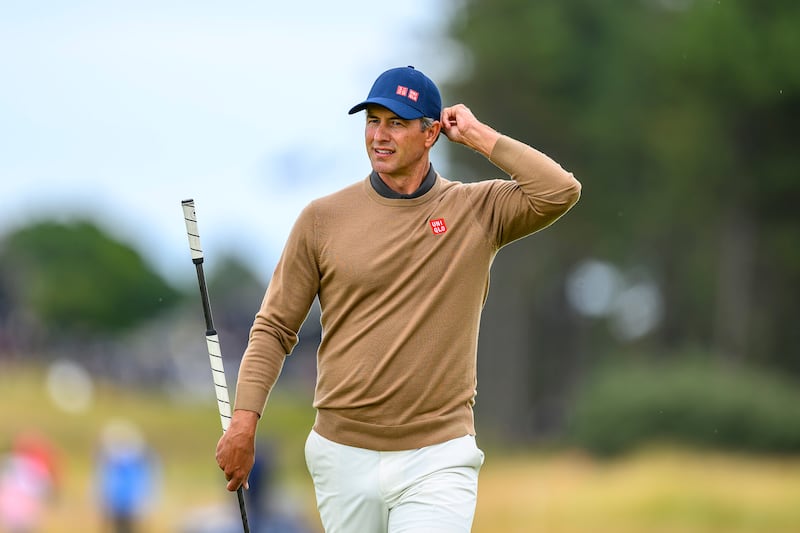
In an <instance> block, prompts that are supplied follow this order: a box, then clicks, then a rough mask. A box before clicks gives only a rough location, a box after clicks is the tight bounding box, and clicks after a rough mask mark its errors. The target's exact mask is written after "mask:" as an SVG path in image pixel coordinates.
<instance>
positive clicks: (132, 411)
mask: <svg viewBox="0 0 800 533" xmlns="http://www.w3.org/2000/svg"><path fill="white" fill-rule="evenodd" d="M209 381H210V376H209ZM95 385H96V390H95V395H94V402H93V403H92V405H91V407H90V409H89V410H88V411H86V412H84V413H81V414H69V413H65V412H62V411H60V410H58V409H57V408H56V407H55V406H54V405H53V403H52V402H51V400H50V398H49V396H48V394H47V392H46V390H45V388H44V384H43V377H42V374H41V373H40V372H38V371H36V370H32V369H19V368H12V367H10V366H8V365H7V364H6V365H2V364H0V390H2V393H3V398H4V403H3V407H2V409H1V410H0V452H3V451H6V450H7V448H8V445H9V443H10V440H11V438H12V436H13V435H14V434H16V433H17V432H19V431H23V430H30V429H34V430H37V431H39V432H40V433H44V434H46V435H47V436H48V437H49V438H50V439H51V440H52V441H53V443H54V444H55V445H56V446H57V448H58V449H59V451H60V456H61V463H62V469H63V476H62V481H61V486H60V491H59V494H58V497H57V498H56V499H55V500H54V501H53V502H51V505H50V506H49V507H48V511H47V514H46V516H45V520H44V528H43V529H42V531H45V532H53V533H56V532H72V531H100V530H102V529H101V524H100V517H99V515H98V513H97V506H96V502H95V499H94V497H93V492H92V490H93V487H92V473H93V469H94V464H93V459H94V453H95V450H96V449H97V444H98V436H99V434H100V431H101V429H102V427H103V426H104V424H105V423H106V422H108V421H109V420H111V419H115V418H125V419H128V420H131V421H133V422H135V423H136V424H137V425H139V426H140V427H141V429H142V431H143V432H144V434H145V436H146V438H147V440H148V442H149V443H150V444H151V446H152V447H153V448H154V450H155V451H156V452H157V453H158V455H159V458H160V461H161V464H162V468H163V473H162V487H161V489H160V491H159V498H158V502H157V504H156V505H155V507H154V509H153V510H152V512H151V513H150V515H149V516H148V517H147V521H146V523H145V527H144V528H143V531H147V532H155V533H159V532H171V531H177V526H178V524H180V522H181V521H182V520H184V519H185V518H186V517H187V516H190V515H193V514H195V515H196V514H197V513H198V512H200V510H202V509H204V508H208V507H210V506H218V505H229V506H233V507H234V508H235V506H236V502H235V500H236V498H235V496H233V495H232V494H230V493H228V492H226V491H225V490H224V480H223V477H222V474H221V472H220V471H219V470H218V469H217V466H216V463H215V462H214V448H215V446H216V442H217V439H218V437H219V434H220V426H219V418H218V416H217V413H216V406H215V405H214V403H213V400H211V399H210V398H209V400H208V401H203V402H200V403H190V402H186V401H176V400H175V399H172V398H170V397H169V396H167V395H165V394H163V393H156V392H152V391H151V392H146V391H141V390H131V389H126V388H121V387H118V386H111V385H109V384H103V383H96V384H95ZM310 401H311V393H310V391H308V390H303V391H299V392H298V391H294V392H293V391H292V386H291V385H290V384H288V383H283V384H282V383H281V382H279V384H278V387H276V391H275V392H274V393H273V396H272V398H271V400H270V405H269V407H268V410H267V415H266V416H265V418H264V420H263V421H262V423H261V426H260V429H259V436H258V438H259V441H266V440H269V441H271V442H273V443H274V445H275V448H276V452H277V459H278V464H279V465H280V470H279V472H278V476H279V480H280V483H281V488H280V492H281V494H282V495H283V498H291V499H292V500H293V501H294V504H295V505H296V506H298V507H299V508H300V509H301V510H303V511H304V512H305V513H306V514H307V516H308V520H309V522H310V523H311V524H318V519H317V517H316V510H315V507H314V496H313V488H312V486H311V481H310V478H309V476H308V474H307V473H306V471H305V463H304V458H303V444H304V441H305V437H306V435H307V432H308V430H309V428H310V426H311V424H312V422H313V416H314V413H313V410H312V409H311V407H310ZM479 440H480V439H479ZM486 451H487V460H486V464H485V465H484V467H483V470H482V471H481V481H480V488H479V501H478V509H477V512H476V518H475V525H474V528H473V531H474V532H475V533H498V532H511V533H514V532H532V531H543V532H551V533H578V532H581V533H589V532H592V533H604V532H609V533H610V532H614V533H638V532H643V533H644V532H647V533H673V532H674V533H717V532H719V533H723V532H724V533H750V532H753V533H755V532H765V533H766V532H769V533H790V532H797V531H800V457H788V458H787V457H783V458H779V457H772V458H770V457H755V456H745V455H731V454H718V453H711V452H693V451H688V450H679V449H675V448H665V449H657V448H655V449H650V450H646V451H641V452H639V453H636V454H632V455H628V456H623V457H619V458H617V459H615V460H613V461H597V460H594V459H591V458H590V457H587V456H586V455H583V454H580V453H575V452H569V451H560V452H550V453H542V452H538V453H537V452H526V453H521V454H520V453H517V454H510V453H508V452H503V451H501V450H496V449H494V450H491V449H490V450H486Z"/></svg>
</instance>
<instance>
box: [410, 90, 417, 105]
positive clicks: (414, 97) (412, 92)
mask: <svg viewBox="0 0 800 533" xmlns="http://www.w3.org/2000/svg"><path fill="white" fill-rule="evenodd" d="M408 98H409V99H410V100H414V101H415V102H416V101H417V99H419V93H418V92H417V91H415V90H414V89H409V90H408Z"/></svg>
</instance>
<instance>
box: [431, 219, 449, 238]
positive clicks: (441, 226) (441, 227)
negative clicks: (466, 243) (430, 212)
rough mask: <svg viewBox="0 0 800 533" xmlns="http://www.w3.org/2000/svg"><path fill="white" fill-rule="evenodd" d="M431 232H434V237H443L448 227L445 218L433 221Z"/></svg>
mask: <svg viewBox="0 0 800 533" xmlns="http://www.w3.org/2000/svg"><path fill="white" fill-rule="evenodd" d="M431 230H433V234H434V235H441V234H442V233H444V232H445V231H447V226H446V225H445V223H444V219H443V218H435V219H433V220H431Z"/></svg>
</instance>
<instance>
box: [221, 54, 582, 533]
mask: <svg viewBox="0 0 800 533" xmlns="http://www.w3.org/2000/svg"><path fill="white" fill-rule="evenodd" d="M441 102H442V100H441V96H440V94H439V90H438V89H437V87H436V85H435V84H434V83H433V81H431V80H430V79H429V78H428V77H427V76H425V75H424V74H423V73H422V72H420V71H419V70H416V69H414V68H413V67H402V68H394V69H391V70H388V71H386V72H384V73H383V74H381V75H380V76H379V77H378V78H377V80H376V81H375V83H374V85H373V86H372V89H371V90H370V92H369V95H368V97H367V99H366V100H364V101H363V102H361V103H359V104H357V105H356V106H354V107H353V108H352V109H350V114H353V113H356V112H358V111H362V110H363V111H365V114H366V125H365V129H364V134H365V135H364V137H365V139H364V140H365V144H366V149H367V155H368V156H369V160H370V163H371V165H372V172H371V173H370V175H369V176H367V177H366V178H365V179H362V180H361V181H358V182H356V183H354V184H353V185H350V186H349V187H346V188H344V189H342V190H340V191H339V192H336V193H334V194H331V195H329V196H326V197H323V198H320V199H317V200H315V201H313V202H311V203H310V204H309V205H308V206H307V207H306V208H305V209H304V210H303V211H302V212H301V214H300V215H299V217H298V219H297V221H296V222H295V225H294V227H293V229H292V231H291V233H290V235H289V238H288V240H287V242H286V245H285V248H284V250H283V253H282V255H281V258H280V260H279V262H278V265H277V267H276V269H275V272H274V274H273V276H272V280H271V282H270V284H269V288H268V289H267V291H266V295H265V296H264V300H263V303H262V305H261V308H260V309H259V311H258V313H257V314H256V316H255V320H254V323H253V327H252V330H251V333H250V339H249V343H248V346H247V349H246V350H245V354H244V358H243V360H242V364H241V367H240V371H239V377H238V383H237V389H236V401H235V404H234V413H233V419H232V421H231V424H230V427H229V429H228V430H227V432H226V433H225V434H224V436H223V437H222V438H221V439H220V441H219V444H218V446H217V454H216V457H217V462H218V463H219V466H220V468H221V469H222V470H223V471H224V472H225V477H226V479H227V480H228V486H227V487H228V490H231V491H233V490H236V489H237V488H239V486H240V485H242V484H243V483H246V479H247V476H248V472H249V471H250V468H251V467H252V465H253V455H254V446H255V435H256V425H257V423H258V420H259V418H260V417H261V414H262V412H263V410H264V407H265V404H266V401H267V396H268V395H269V392H270V389H271V387H272V386H273V385H274V383H275V382H276V380H277V379H278V375H279V374H280V371H281V367H282V365H283V361H284V358H285V357H286V355H287V354H289V353H291V351H292V349H293V347H294V346H295V344H296V342H297V335H298V331H299V329H300V326H301V324H302V323H303V321H304V320H305V318H306V316H307V314H308V312H309V309H310V307H311V305H312V302H313V301H314V299H315V298H317V297H318V298H319V303H320V307H321V311H322V314H321V319H320V320H321V323H322V339H321V343H320V346H319V351H318V354H317V384H316V390H315V395H314V407H315V408H316V411H317V414H316V421H315V423H314V427H313V429H312V430H311V432H310V434H309V436H308V439H307V441H306V449H305V453H306V460H307V464H308V469H309V472H310V473H311V477H312V478H313V481H314V487H315V490H316V497H317V504H318V507H319V512H320V517H321V519H322V524H323V526H324V527H325V531H326V532H328V533H341V532H353V533H372V532H387V531H389V532H401V531H403V532H407V531H415V532H422V531H436V532H467V531H470V528H471V526H472V520H473V516H474V513H475V505H476V499H477V487H478V471H479V469H480V467H481V464H482V463H483V452H481V450H480V449H479V448H478V447H477V445H476V443H475V424H474V419H473V410H472V407H473V404H474V401H475V394H476V357H477V343H478V326H479V323H480V318H481V311H482V309H483V305H484V303H485V301H486V296H487V293H488V290H489V269H490V267H491V264H492V260H493V259H494V257H495V254H496V253H497V252H498V250H500V248H502V247H503V246H505V245H506V244H508V243H510V242H512V241H515V240H517V239H520V238H522V237H525V236H527V235H530V234H532V233H534V232H536V231H537V230H540V229H542V228H545V227H546V226H548V225H549V224H551V223H552V222H553V221H555V220H556V219H557V218H558V217H560V216H561V215H563V214H564V213H565V212H566V211H567V210H568V209H569V208H570V207H571V206H572V205H573V204H575V202H576V201H577V200H578V197H579V195H580V189H581V186H580V183H579V182H578V181H576V180H575V178H574V177H573V176H572V174H570V173H568V172H566V171H564V170H563V169H562V168H561V166H559V165H558V164H557V163H556V162H554V161H553V160H552V159H550V158H549V157H547V156H546V155H544V154H543V153H541V152H539V151H537V150H535V149H534V148H531V147H530V146H528V145H526V144H523V143H521V142H519V141H516V140H513V139H511V138H509V137H507V136H504V135H501V134H499V133H498V132H497V131H495V130H494V129H492V128H491V127H489V126H488V125H486V124H484V123H482V122H481V121H479V120H478V119H476V118H475V116H474V115H473V114H472V112H471V111H470V110H469V109H468V108H467V107H466V106H464V105H462V104H458V105H454V106H452V107H447V108H445V109H442V103H441ZM440 132H443V133H444V134H445V136H446V137H447V138H448V139H449V140H450V141H451V142H455V143H458V144H463V145H465V146H467V147H468V148H471V149H472V150H475V151H477V152H479V153H481V154H483V155H484V156H485V157H487V158H488V159H489V160H490V161H491V162H492V163H494V164H495V165H496V166H497V167H498V168H499V169H500V170H501V171H502V172H503V173H505V174H507V175H508V176H507V177H505V178H504V179H490V180H486V181H481V182H477V183H460V182H458V181H451V180H449V179H447V178H445V177H443V176H441V175H440V174H438V173H437V172H436V170H434V167H433V166H432V165H431V162H430V160H429V152H430V150H431V148H432V147H433V145H434V143H436V141H437V139H438V138H439V134H440ZM508 177H510V179H508Z"/></svg>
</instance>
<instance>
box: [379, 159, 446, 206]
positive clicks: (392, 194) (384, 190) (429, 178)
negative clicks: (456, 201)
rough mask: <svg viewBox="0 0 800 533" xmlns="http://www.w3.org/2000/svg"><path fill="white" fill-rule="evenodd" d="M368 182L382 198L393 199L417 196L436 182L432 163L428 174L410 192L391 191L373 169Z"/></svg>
mask: <svg viewBox="0 0 800 533" xmlns="http://www.w3.org/2000/svg"><path fill="white" fill-rule="evenodd" d="M369 182H370V183H371V184H372V188H373V189H375V192H377V193H378V194H380V195H381V196H383V197H384V198H391V199H393V200H397V199H406V200H407V199H411V198H419V197H420V196H422V195H423V194H425V193H426V192H428V191H429V190H431V189H432V188H433V184H434V183H436V172H434V170H433V165H431V166H430V168H429V170H428V174H427V175H426V176H425V179H424V180H422V183H421V184H420V186H419V188H418V189H417V190H416V191H414V192H412V193H411V194H401V193H399V192H396V191H393V190H392V189H391V188H390V187H389V186H388V185H386V184H385V183H384V182H383V180H382V179H381V177H380V176H378V173H377V172H375V171H374V170H373V171H372V173H371V174H370V175H369Z"/></svg>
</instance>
